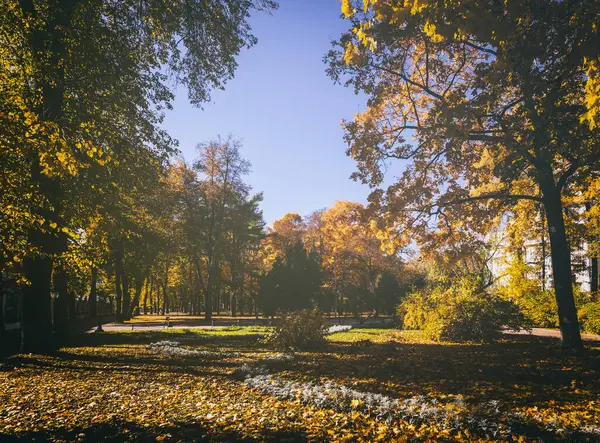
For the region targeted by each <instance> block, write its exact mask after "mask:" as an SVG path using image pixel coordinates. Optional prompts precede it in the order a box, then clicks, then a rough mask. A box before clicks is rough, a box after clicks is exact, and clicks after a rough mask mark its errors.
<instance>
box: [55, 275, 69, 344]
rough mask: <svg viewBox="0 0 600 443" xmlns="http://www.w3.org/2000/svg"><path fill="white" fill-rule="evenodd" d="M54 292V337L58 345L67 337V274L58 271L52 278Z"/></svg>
mask: <svg viewBox="0 0 600 443" xmlns="http://www.w3.org/2000/svg"><path fill="white" fill-rule="evenodd" d="M54 290H55V291H56V292H57V293H58V297H56V298H55V299H54V307H53V310H54V315H53V317H54V324H53V329H54V336H55V337H56V339H57V342H58V343H64V342H65V340H66V339H67V337H68V336H69V288H68V282H67V274H66V273H65V271H64V270H62V269H60V270H58V271H57V272H56V273H55V276H54Z"/></svg>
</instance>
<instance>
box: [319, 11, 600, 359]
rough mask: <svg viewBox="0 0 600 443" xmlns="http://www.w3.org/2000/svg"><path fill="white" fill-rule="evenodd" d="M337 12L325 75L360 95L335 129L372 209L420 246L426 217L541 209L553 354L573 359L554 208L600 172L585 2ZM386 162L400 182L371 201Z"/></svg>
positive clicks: (449, 219)
mask: <svg viewBox="0 0 600 443" xmlns="http://www.w3.org/2000/svg"><path fill="white" fill-rule="evenodd" d="M342 10H343V13H344V15H345V17H346V18H347V19H348V20H349V21H350V28H351V30H350V31H349V32H347V33H345V34H344V35H343V36H342V37H341V39H340V41H339V42H338V43H337V49H334V50H332V51H331V52H330V54H329V55H328V57H327V60H328V62H329V73H330V75H331V76H332V77H333V78H334V79H335V80H338V81H342V80H344V81H346V83H347V84H349V85H353V86H354V88H355V90H356V91H363V92H365V93H367V94H368V95H369V103H368V107H367V110H366V111H365V112H363V113H360V114H358V115H357V116H356V117H355V119H354V121H352V122H346V123H345V124H344V126H345V130H346V140H347V142H348V144H349V149H348V154H349V155H350V156H352V157H353V158H354V159H355V160H356V161H357V163H358V172H357V173H356V174H355V177H356V178H358V179H360V180H363V181H364V182H366V183H369V184H370V185H371V186H372V187H374V188H376V190H375V192H374V193H373V194H372V195H371V201H372V202H373V204H374V205H376V206H379V207H380V208H381V209H382V213H383V214H384V215H387V216H388V219H389V220H390V221H393V222H396V223H397V222H400V224H401V225H402V226H403V227H404V228H408V229H409V230H410V231H411V233H412V234H413V235H414V236H415V237H416V238H417V239H424V238H425V237H426V235H427V233H428V232H429V231H431V228H432V224H431V217H437V218H438V219H441V220H442V221H443V222H444V223H449V224H450V226H453V225H454V226H458V225H461V224H465V223H466V224H468V225H471V226H472V228H473V229H474V230H475V231H484V230H485V229H488V228H489V227H490V226H491V225H492V224H493V223H492V222H494V221H495V222H497V221H498V219H499V218H498V215H499V214H503V213H507V212H510V211H512V210H514V207H515V204H516V203H517V202H519V201H521V200H529V201H534V202H539V203H542V204H543V206H544V210H545V213H546V217H547V229H548V237H549V239H550V247H551V259H552V268H553V276H554V279H553V280H554V287H555V293H556V300H557V305H558V317H559V321H560V328H561V333H562V337H563V345H564V346H565V347H567V348H571V349H580V348H581V347H582V342H581V337H580V333H579V325H578V320H577V311H576V308H575V303H574V299H573V289H572V276H571V258H570V257H571V255H570V248H569V239H568V237H567V233H566V229H565V219H564V213H563V208H564V205H563V201H562V198H563V194H564V192H565V190H566V189H568V188H569V187H570V186H572V185H573V184H574V183H576V182H579V181H582V180H584V179H585V177H586V176H588V175H589V174H590V173H592V172H593V171H598V168H599V167H600V164H599V162H600V152H599V151H598V149H597V146H598V142H599V137H600V130H599V129H598V127H597V126H596V124H595V119H596V117H594V116H595V114H594V112H593V109H594V106H597V105H594V103H596V102H597V100H595V99H594V94H596V96H597V88H596V87H595V86H594V85H597V82H596V80H597V75H596V74H595V73H596V71H594V66H592V65H594V63H595V62H596V60H598V45H597V42H598V32H599V31H598V29H597V26H596V23H597V21H598V18H599V16H600V15H599V10H600V5H599V4H598V2H595V1H591V0H588V1H576V2H574V1H565V2H558V1H554V0H545V1H542V2H539V1H536V2H534V1H525V2H508V3H505V2H502V1H491V2H484V3H482V2H472V1H459V2H454V1H453V2H447V1H442V2H396V1H377V2H375V1H365V2H364V3H363V2H360V5H358V2H356V4H355V2H354V1H351V0H344V1H343V2H342ZM590 60H591V62H590ZM586 72H587V75H586ZM590 72H591V74H590ZM594 82H595V83H594ZM594 91H595V92H594ZM411 138H412V139H413V140H414V142H410V139H411ZM393 160H400V161H402V162H403V165H404V171H403V173H402V175H401V176H400V178H399V179H398V181H397V182H396V183H395V184H393V185H391V186H389V187H388V188H387V191H385V192H384V190H383V189H382V186H381V185H382V183H383V175H384V169H385V168H384V165H386V164H387V165H389V163H390V162H391V161H393Z"/></svg>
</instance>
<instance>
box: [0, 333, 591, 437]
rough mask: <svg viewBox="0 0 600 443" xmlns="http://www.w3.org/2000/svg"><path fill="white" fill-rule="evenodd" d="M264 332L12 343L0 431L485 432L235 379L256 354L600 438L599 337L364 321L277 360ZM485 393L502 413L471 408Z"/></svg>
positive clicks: (347, 382)
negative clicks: (576, 346) (461, 332)
mask: <svg viewBox="0 0 600 443" xmlns="http://www.w3.org/2000/svg"><path fill="white" fill-rule="evenodd" d="M266 332H268V328H266V327H257V326H251V327H230V328H224V329H218V330H205V329H204V330H203V329H197V330H194V329H190V330H185V329H178V330H165V331H147V332H140V331H133V332H132V331H123V332H111V333H105V334H87V335H86V336H83V337H80V338H78V340H77V341H76V342H73V343H72V344H71V345H70V346H68V347H65V348H63V349H61V350H60V352H58V353H56V354H55V355H51V356H42V355H31V354H29V355H18V356H14V357H12V358H10V359H8V360H6V361H4V362H3V363H2V364H1V365H0V405H1V406H0V441H11V439H16V438H22V439H24V440H28V441H31V440H38V441H47V440H56V441H99V440H102V439H104V440H107V441H156V440H159V441H160V440H165V441H190V440H193V441H376V440H383V441H406V440H407V439H408V440H410V441H415V440H430V441H432V440H433V441H439V440H442V439H451V440H462V441H488V440H493V438H494V436H493V435H491V434H490V433H489V432H488V433H487V434H488V435H487V436H486V432H487V431H484V430H482V429H481V426H480V427H479V428H478V429H476V430H469V429H462V430H458V429H454V428H452V426H446V425H447V423H446V422H444V423H434V424H431V423H425V422H424V423H420V422H418V421H415V417H414V416H411V417H402V416H397V417H396V416H393V417H392V418H390V417H385V418H383V417H381V416H379V417H378V416H377V414H375V413H374V411H373V410H371V409H369V406H368V405H367V404H364V403H361V402H362V400H355V401H353V402H351V403H348V404H344V403H343V401H342V400H339V402H338V403H339V405H333V406H332V405H330V406H327V407H319V406H318V405H316V404H312V403H311V402H310V401H307V400H306V398H303V397H301V396H298V397H294V396H288V397H284V396H281V395H275V394H272V393H269V390H268V389H260V388H257V387H256V386H255V387H251V386H250V385H249V384H248V383H245V382H244V380H243V376H240V371H241V370H243V369H244V368H247V367H255V368H258V367H262V366H260V365H261V364H264V362H266V361H271V362H272V363H270V364H268V365H267V367H268V372H267V374H268V376H269V377H271V378H270V379H268V381H267V382H266V383H267V384H268V383H271V384H273V383H280V384H283V383H286V382H287V383H296V384H298V383H309V384H310V385H307V386H312V387H322V386H327V383H332V384H333V385H334V386H345V387H346V388H348V389H351V390H354V391H360V392H363V393H376V394H381V395H385V396H388V397H390V398H394V399H406V398H412V397H414V396H421V395H422V396H425V397H424V400H420V401H423V402H424V403H423V406H422V408H423V410H425V409H426V408H430V407H431V404H435V405H436V406H435V408H438V409H439V410H442V411H445V412H444V413H446V414H454V415H452V416H453V417H454V416H456V417H458V418H460V419H461V420H462V419H464V418H465V417H472V418H471V419H472V420H478V421H479V422H483V423H484V424H486V426H488V425H487V423H489V422H492V421H497V422H499V423H501V424H502V425H507V426H508V425H509V426H510V427H511V436H510V438H514V439H515V440H516V439H518V438H522V439H523V440H525V441H534V440H535V439H543V441H598V439H600V434H595V433H594V432H596V430H597V429H598V423H600V402H598V398H599V394H600V383H599V381H598V373H599V370H600V349H598V343H593V344H592V349H589V350H588V352H587V353H586V354H585V355H584V356H582V357H572V356H567V355H564V354H563V353H562V351H561V349H560V344H559V341H558V340H554V339H549V338H538V337H528V336H517V337H507V338H506V339H504V340H502V341H500V342H498V343H494V344H457V343H450V344H440V343H433V342H429V341H427V340H424V339H423V338H422V337H421V336H420V334H419V333H418V332H414V331H397V330H394V329H367V328H362V329H353V330H350V331H348V332H342V333H337V334H333V335H331V336H329V337H328V344H327V346H326V347H325V348H323V349H320V350H315V351H312V352H302V353H298V354H296V356H295V358H293V359H289V360H288V359H278V358H277V357H278V355H279V352H278V351H277V350H274V349H272V348H270V347H269V346H268V345H265V344H264V343H263V342H262V340H261V337H262V336H263V335H264V334H265V333H266ZM161 340H169V341H176V342H178V343H179V344H180V345H179V346H180V347H181V348H184V349H187V350H189V351H190V352H198V351H208V353H214V355H216V356H217V357H214V356H210V355H208V353H206V355H204V354H201V353H199V352H198V355H192V356H186V357H174V356H170V355H164V354H161V353H157V352H156V350H155V348H151V347H150V346H149V344H151V343H155V342H157V341H161ZM219 355H221V356H222V357H218V356H219ZM269 357H271V358H274V359H273V360H265V359H266V358H269ZM261 362H262V363H261ZM257 380H259V379H258V378H257ZM259 381H260V380H259ZM257 383H258V382H257ZM258 386H260V385H258ZM267 388H268V386H267ZM354 391H351V392H354ZM349 392H350V391H349ZM457 400H460V401H457ZM490 401H493V402H497V405H498V406H497V408H498V410H499V411H500V412H499V413H497V414H496V413H494V414H493V415H485V414H489V413H488V412H484V413H479V412H478V413H477V414H479V415H477V414H475V412H474V411H476V410H478V408H480V405H482V404H488V403H489V402H490ZM432 402H433V403H432ZM493 404H496V403H493ZM428 405H429V406H428ZM486 411H487V410H486ZM481 414H483V415H481ZM416 418H417V419H418V417H416ZM482 420H483V421H482ZM486 420H487V421H486ZM415 423H416V424H415ZM419 423H420V424H419ZM486 429H487V427H486ZM586 439H587V440H586Z"/></svg>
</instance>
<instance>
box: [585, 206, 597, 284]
mask: <svg viewBox="0 0 600 443" xmlns="http://www.w3.org/2000/svg"><path fill="white" fill-rule="evenodd" d="M585 209H586V210H587V211H589V210H590V209H592V204H591V203H590V202H586V203H585ZM590 292H591V293H592V294H596V293H597V292H598V257H590Z"/></svg>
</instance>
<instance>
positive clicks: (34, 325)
mask: <svg viewBox="0 0 600 443" xmlns="http://www.w3.org/2000/svg"><path fill="white" fill-rule="evenodd" d="M23 267H24V270H25V275H27V277H28V279H29V284H28V285H25V286H24V287H23V327H22V329H21V352H41V353H43V352H47V351H49V350H50V349H51V348H52V319H51V309H52V306H51V300H50V290H51V288H50V282H51V278H52V260H51V259H50V258H48V257H36V258H30V259H25V260H24V262H23Z"/></svg>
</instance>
